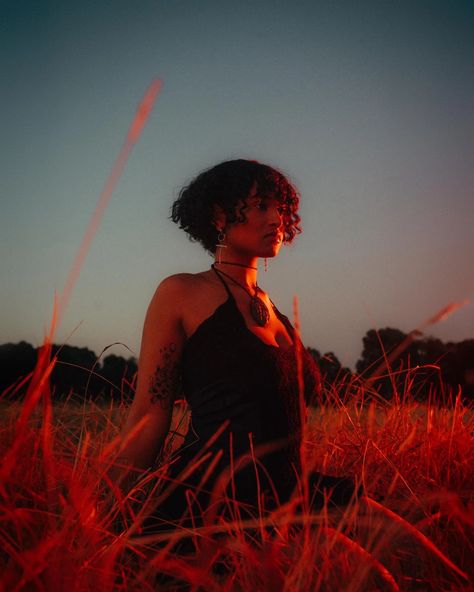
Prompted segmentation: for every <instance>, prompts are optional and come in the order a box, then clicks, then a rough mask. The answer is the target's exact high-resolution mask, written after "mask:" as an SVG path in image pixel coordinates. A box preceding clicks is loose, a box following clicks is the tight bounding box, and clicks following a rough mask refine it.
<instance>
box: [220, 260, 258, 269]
mask: <svg viewBox="0 0 474 592" xmlns="http://www.w3.org/2000/svg"><path fill="white" fill-rule="evenodd" d="M223 263H225V264H226V265H238V266H239V267H246V268H247V269H257V268H256V267H252V266H251V265H242V263H233V262H232V261H220V262H219V265H222V264H223Z"/></svg>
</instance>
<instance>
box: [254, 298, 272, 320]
mask: <svg viewBox="0 0 474 592" xmlns="http://www.w3.org/2000/svg"><path fill="white" fill-rule="evenodd" d="M250 314H251V315H252V318H253V319H254V320H255V321H256V323H257V325H259V326H260V327H265V326H266V325H268V321H269V320H270V313H269V312H268V308H267V305H266V304H265V302H263V300H262V299H261V298H259V297H258V296H252V299H251V300H250Z"/></svg>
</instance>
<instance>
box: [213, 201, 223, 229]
mask: <svg viewBox="0 0 474 592" xmlns="http://www.w3.org/2000/svg"><path fill="white" fill-rule="evenodd" d="M213 211H214V215H213V217H212V224H213V225H214V226H215V228H216V229H217V231H221V230H222V229H223V228H224V227H225V224H226V215H225V212H224V210H223V209H222V208H221V206H219V205H218V204H214V206H213Z"/></svg>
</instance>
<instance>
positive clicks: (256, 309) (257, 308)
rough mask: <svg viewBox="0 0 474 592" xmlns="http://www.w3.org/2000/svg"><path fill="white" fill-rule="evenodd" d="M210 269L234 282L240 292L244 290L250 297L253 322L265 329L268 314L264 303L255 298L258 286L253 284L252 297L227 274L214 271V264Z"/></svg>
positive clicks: (268, 318)
mask: <svg viewBox="0 0 474 592" xmlns="http://www.w3.org/2000/svg"><path fill="white" fill-rule="evenodd" d="M221 263H222V262H221ZM211 267H212V269H213V270H214V271H215V272H217V273H222V275H225V276H226V277H228V278H229V279H230V280H231V281H233V282H234V284H237V285H238V286H239V287H240V288H242V290H245V292H246V293H247V294H248V295H249V296H250V314H251V315H252V318H253V320H254V321H255V322H256V323H257V325H259V326H260V327H266V326H267V325H268V321H269V320H270V313H269V312H268V308H267V305H266V304H265V302H264V301H263V300H262V299H261V298H259V297H258V296H257V294H258V290H260V288H259V287H258V285H257V284H255V287H254V290H255V294H254V295H253V296H252V294H250V293H249V292H248V290H247V288H246V287H245V286H243V285H242V284H241V283H240V282H238V281H237V280H234V278H233V277H231V276H230V275H227V273H224V272H223V271H220V270H219V269H216V267H215V266H214V263H213V264H212V265H211Z"/></svg>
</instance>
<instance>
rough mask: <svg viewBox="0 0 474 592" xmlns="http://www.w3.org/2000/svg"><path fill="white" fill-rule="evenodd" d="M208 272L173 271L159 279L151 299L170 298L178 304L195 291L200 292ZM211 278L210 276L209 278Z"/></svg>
mask: <svg viewBox="0 0 474 592" xmlns="http://www.w3.org/2000/svg"><path fill="white" fill-rule="evenodd" d="M209 279H210V278H209V275H208V272H205V271H203V272H200V273H174V274H172V275H169V276H167V277H165V278H163V279H162V280H161V282H160V283H159V284H158V287H157V289H156V291H155V296H154V298H153V300H155V299H157V298H158V299H160V300H163V299H164V300H168V301H169V300H171V301H174V302H175V303H176V304H179V303H181V302H183V301H184V300H186V299H187V298H189V297H190V296H192V295H193V294H194V293H195V292H196V291H199V292H201V291H202V289H203V287H204V286H205V285H206V284H208V283H209ZM211 279H212V278H211Z"/></svg>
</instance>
